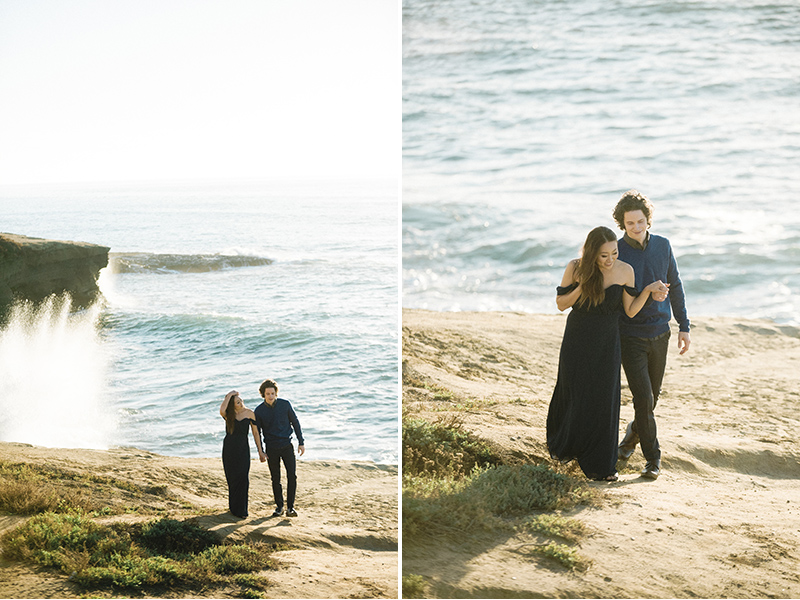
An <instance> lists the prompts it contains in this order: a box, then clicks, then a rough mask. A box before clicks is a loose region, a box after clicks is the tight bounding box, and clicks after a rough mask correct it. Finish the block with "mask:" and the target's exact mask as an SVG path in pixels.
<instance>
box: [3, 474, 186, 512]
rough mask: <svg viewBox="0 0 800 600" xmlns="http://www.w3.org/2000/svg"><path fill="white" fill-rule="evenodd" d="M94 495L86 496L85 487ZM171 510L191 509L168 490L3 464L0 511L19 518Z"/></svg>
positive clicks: (86, 475)
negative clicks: (46, 513) (56, 514)
mask: <svg viewBox="0 0 800 600" xmlns="http://www.w3.org/2000/svg"><path fill="white" fill-rule="evenodd" d="M89 485H91V486H92V490H93V493H92V494H87V493H86V486H89ZM167 507H169V508H191V506H190V505H188V504H186V503H182V502H180V501H178V499H177V498H175V497H174V496H172V495H171V494H170V493H169V492H168V490H167V488H166V486H150V487H143V486H138V485H135V484H133V483H131V482H128V481H124V480H121V479H116V478H113V477H106V476H102V475H92V474H81V473H77V472H73V471H69V470H67V469H58V468H55V467H51V466H48V465H36V464H30V463H12V462H7V461H0V511H2V512H5V513H11V514H17V515H35V514H39V513H43V512H55V513H64V512H70V511H82V512H97V513H101V514H121V513H126V512H140V513H143V514H155V513H158V512H162V511H163V510H165V509H166V508H167Z"/></svg>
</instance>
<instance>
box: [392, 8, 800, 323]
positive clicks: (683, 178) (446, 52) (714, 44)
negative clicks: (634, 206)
mask: <svg viewBox="0 0 800 600" xmlns="http://www.w3.org/2000/svg"><path fill="white" fill-rule="evenodd" d="M403 54H404V56H403V146H404V147H403V210H402V222H403V225H402V249H403V250H402V253H403V258H402V263H403V275H402V280H403V282H402V286H403V300H402V303H403V306H405V307H411V308H428V309H432V310H442V311H446V310H515V311H523V312H545V313H552V312H556V307H555V300H554V298H555V286H556V285H558V283H559V282H560V280H561V276H562V274H563V270H564V267H565V265H566V263H567V262H568V261H569V260H570V259H571V258H574V257H576V256H577V255H578V252H579V250H580V247H581V245H582V243H583V241H584V239H585V237H586V234H587V233H588V232H589V230H590V229H592V228H593V227H595V226H597V225H606V226H608V227H612V228H613V229H615V230H618V229H617V227H616V224H615V223H614V222H613V219H612V217H611V211H612V209H613V207H614V205H615V204H616V202H617V200H618V199H619V197H620V195H621V194H622V193H623V192H624V191H625V190H628V189H631V188H635V189H638V190H639V191H640V192H642V193H644V194H645V195H647V196H648V197H649V198H650V199H651V200H652V201H653V203H654V205H655V215H654V225H653V228H652V231H653V232H654V233H658V234H661V235H665V236H667V237H668V238H669V239H670V241H671V242H672V245H673V249H674V251H675V255H676V257H677V260H678V265H679V268H680V271H681V276H682V279H683V282H684V286H685V291H686V295H687V306H688V310H689V315H690V317H691V316H692V315H695V316H700V315H729V316H743V317H754V318H765V319H771V320H774V321H777V322H781V323H791V324H794V325H798V324H800V277H798V275H800V211H798V210H797V203H798V199H800V168H798V166H797V158H798V154H799V153H800V5H798V4H797V3H796V2H788V1H772V2H761V1H756V0H725V1H717V0H708V1H704V0H698V1H674V0H645V1H639V0H637V1H633V0H611V1H608V0H602V1H600V0H575V1H571V2H561V1H557V0H535V1H530V0H525V1H522V0H510V1H509V2H503V3H496V2H491V1H488V0H436V1H433V0H404V2H403Z"/></svg>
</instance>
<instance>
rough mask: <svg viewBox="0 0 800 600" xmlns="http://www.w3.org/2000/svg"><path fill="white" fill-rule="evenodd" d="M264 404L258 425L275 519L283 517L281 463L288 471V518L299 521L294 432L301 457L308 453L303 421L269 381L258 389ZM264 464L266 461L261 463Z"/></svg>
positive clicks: (259, 413)
mask: <svg viewBox="0 0 800 600" xmlns="http://www.w3.org/2000/svg"><path fill="white" fill-rule="evenodd" d="M258 392H259V393H260V394H261V397H262V398H264V402H262V403H261V404H259V405H258V406H257V407H256V409H255V411H253V412H254V413H255V416H256V425H257V426H258V431H259V433H260V434H261V435H262V436H263V438H264V451H265V452H266V454H267V463H268V464H269V475H270V478H271V479H272V494H273V496H274V497H275V512H274V513H272V516H273V517H280V516H281V515H282V514H283V488H282V487H281V460H282V461H283V466H284V467H286V516H287V517H296V516H297V511H296V510H295V509H294V500H295V496H296V494H297V461H296V459H295V455H294V446H293V445H292V430H294V433H295V435H296V436H297V442H298V444H299V446H298V447H297V452H298V453H299V454H300V456H303V454H304V453H305V451H306V448H305V442H304V440H303V432H302V430H301V429H300V421H298V420H297V415H296V414H295V412H294V409H293V408H292V405H291V403H290V402H289V401H288V400H284V399H283V398H278V384H277V383H275V382H274V381H272V380H271V379H267V380H265V381H264V382H262V383H261V386H260V387H259V388H258ZM262 462H263V459H262Z"/></svg>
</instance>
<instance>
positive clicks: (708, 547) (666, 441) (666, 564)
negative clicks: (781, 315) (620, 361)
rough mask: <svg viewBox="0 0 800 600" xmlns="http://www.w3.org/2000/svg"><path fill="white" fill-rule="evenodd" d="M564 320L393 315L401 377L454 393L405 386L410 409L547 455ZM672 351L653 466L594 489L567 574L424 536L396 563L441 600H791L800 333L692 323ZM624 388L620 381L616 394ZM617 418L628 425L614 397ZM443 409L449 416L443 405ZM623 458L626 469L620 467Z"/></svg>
mask: <svg viewBox="0 0 800 600" xmlns="http://www.w3.org/2000/svg"><path fill="white" fill-rule="evenodd" d="M564 321H565V316H564V315H523V314H512V313H432V312H427V311H419V310H405V311H404V312H403V347H404V350H403V357H404V369H405V370H406V371H407V372H413V373H415V374H416V375H418V376H421V377H426V378H429V379H430V380H432V381H434V382H438V384H440V385H441V386H443V387H446V388H448V389H449V390H452V391H453V392H455V394H456V397H455V398H453V399H451V400H441V399H434V398H433V395H432V394H428V393H426V392H425V391H424V390H420V389H418V388H414V389H407V390H404V399H403V401H404V405H406V406H407V407H408V408H409V409H410V410H412V411H414V412H418V413H421V414H423V415H427V416H428V417H429V418H431V419H436V418H438V417H440V416H441V415H442V414H446V413H447V411H457V412H458V413H459V414H460V418H461V419H462V420H463V422H464V424H465V426H466V427H467V428H468V429H470V430H472V431H474V432H475V433H478V434H479V435H481V436H483V437H486V438H488V439H490V440H492V441H494V442H495V443H496V444H498V445H500V446H502V447H503V448H504V449H505V450H507V451H508V452H509V453H511V454H512V455H514V456H515V457H517V458H527V459H529V460H531V461H534V460H537V459H540V458H544V457H546V455H547V452H546V447H545V443H544V439H545V431H544V427H545V417H546V411H547V406H548V402H549V400H550V395H551V394H552V389H553V385H554V384H555V375H556V370H557V363H558V349H559V346H560V341H561V335H562V333H563V327H564ZM675 340H676V337H675V336H673V340H672V342H671V343H672V344H673V347H672V348H671V351H670V357H669V359H668V364H667V373H666V378H665V382H664V393H663V395H662V397H661V400H660V401H659V406H658V407H657V409H656V417H657V420H658V427H659V440H660V442H661V446H662V452H663V461H662V465H663V470H662V475H661V477H660V478H659V479H658V480H656V481H648V480H645V479H642V478H640V477H639V475H638V471H639V470H640V469H641V468H642V467H643V466H644V459H643V457H642V455H641V452H640V451H639V450H638V449H637V452H636V453H635V454H634V456H633V457H632V458H631V459H630V461H629V464H628V466H627V468H623V469H621V472H620V474H621V477H620V481H619V482H616V483H611V484H607V483H594V482H592V483H591V485H592V486H596V487H598V488H600V489H602V490H603V492H604V497H605V499H604V501H603V502H602V503H601V505H600V506H599V507H591V508H587V507H582V508H579V509H577V510H574V511H573V512H572V513H571V514H570V515H569V516H573V517H575V518H577V519H579V520H581V521H582V522H584V523H585V524H586V525H587V526H588V528H589V531H590V534H589V536H588V537H587V538H586V539H585V540H584V541H583V542H582V544H581V547H580V548H579V552H580V554H581V555H582V556H584V557H586V558H587V559H588V560H590V561H591V566H590V568H589V569H588V571H586V572H583V573H576V572H571V571H567V570H566V569H564V568H562V567H558V566H555V565H553V564H549V563H547V562H544V561H541V560H536V559H532V558H531V557H530V555H529V554H527V553H525V552H524V550H523V548H524V545H525V544H526V543H527V542H529V541H530V540H529V539H527V538H525V537H524V536H523V535H522V534H519V535H509V534H504V535H498V536H497V537H496V538H491V539H486V538H485V536H482V537H480V539H470V538H469V536H467V538H466V539H465V541H464V542H463V543H460V544H452V543H451V542H450V541H448V543H439V542H437V541H436V540H431V544H430V546H429V547H428V548H426V549H423V550H422V551H420V552H419V553H418V555H416V556H409V555H408V554H406V555H404V557H403V572H404V573H414V574H419V575H423V576H425V577H427V578H429V580H430V581H432V582H433V584H434V585H433V589H434V590H436V593H437V594H438V595H440V596H443V597H444V596H451V597H506V598H514V597H517V598H522V597H525V598H541V597H608V598H613V597H618V598H638V597H651V598H652V597H659V598H671V597H680V598H696V597H701V598H720V597H738V598H747V597H749V598H764V597H772V598H775V597H777V598H791V597H794V598H796V597H800V550H798V542H800V442H798V440H799V439H800V411H798V406H799V405H800V332H798V330H797V328H793V327H787V326H780V325H775V324H772V323H769V322H765V321H752V320H746V319H735V318H698V319H696V321H695V322H694V328H693V331H692V348H691V351H690V352H689V353H688V354H686V355H684V356H678V352H677V348H676V347H675V343H676V341H675ZM624 385H625V380H624V375H623V386H624ZM622 403H623V405H622V409H621V415H622V416H621V418H622V420H623V429H624V424H625V423H626V422H627V421H628V420H629V419H631V418H632V417H633V407H632V405H631V402H630V394H629V393H628V390H627V389H626V388H625V387H623V394H622ZM448 404H449V406H448ZM624 466H625V465H623V464H622V463H621V464H620V467H624Z"/></svg>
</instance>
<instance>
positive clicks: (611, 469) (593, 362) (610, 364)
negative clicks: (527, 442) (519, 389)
mask: <svg viewBox="0 0 800 600" xmlns="http://www.w3.org/2000/svg"><path fill="white" fill-rule="evenodd" d="M617 255H618V251H617V238H616V235H615V233H614V232H613V231H612V230H611V229H609V228H608V227H596V228H595V229H593V230H592V231H590V232H589V235H588V236H587V238H586V243H585V244H584V246H583V252H582V256H581V258H579V259H575V260H572V261H570V263H569V264H568V265H567V268H566V270H565V271H564V277H563V279H562V281H561V286H559V288H558V290H557V291H558V296H557V299H556V303H557V304H558V309H559V310H561V311H564V310H566V309H567V308H572V310H571V311H570V313H569V316H568V317H567V324H566V327H565V329H564V339H563V340H562V342H561V354H560V355H559V364H558V381H557V382H556V387H555V390H554V391H553V398H552V400H551V401H550V408H549V411H548V414H547V447H548V449H549V451H550V456H552V457H553V458H555V459H557V460H560V461H561V462H569V461H571V460H573V459H577V461H578V464H579V465H580V467H581V470H583V472H584V474H585V475H586V476H587V477H589V478H590V479H596V480H602V481H616V480H617V471H616V464H617V443H618V439H619V398H620V342H619V315H620V313H621V311H622V310H625V312H626V314H627V315H628V316H630V317H632V316H634V315H635V314H636V313H638V312H639V310H640V309H641V308H642V306H644V304H645V302H646V301H647V298H648V297H649V296H650V294H651V293H655V292H657V291H661V290H665V289H666V286H665V285H664V284H663V283H662V282H660V281H656V282H653V283H651V284H650V285H648V286H647V287H646V288H645V289H644V290H643V291H642V292H641V293H639V292H638V291H637V290H636V288H635V287H634V285H635V280H634V274H633V268H632V267H631V266H630V265H629V264H627V263H624V262H622V261H620V260H617Z"/></svg>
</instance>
